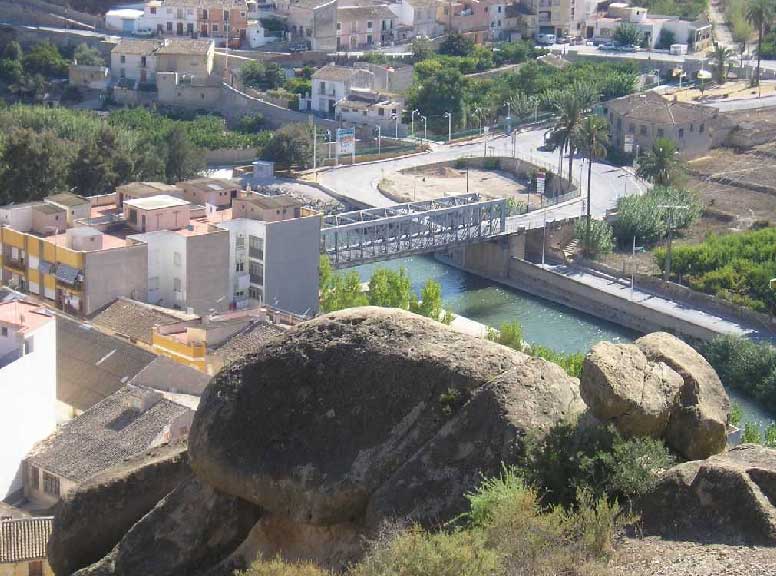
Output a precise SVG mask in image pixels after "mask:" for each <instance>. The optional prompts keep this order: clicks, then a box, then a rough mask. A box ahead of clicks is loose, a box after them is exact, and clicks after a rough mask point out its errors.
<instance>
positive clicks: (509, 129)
mask: <svg viewBox="0 0 776 576" xmlns="http://www.w3.org/2000/svg"><path fill="white" fill-rule="evenodd" d="M504 104H506V105H507V134H511V133H512V105H511V103H510V102H509V100H507V101H506V102H504Z"/></svg>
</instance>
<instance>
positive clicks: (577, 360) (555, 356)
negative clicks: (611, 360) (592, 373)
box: [528, 344, 585, 378]
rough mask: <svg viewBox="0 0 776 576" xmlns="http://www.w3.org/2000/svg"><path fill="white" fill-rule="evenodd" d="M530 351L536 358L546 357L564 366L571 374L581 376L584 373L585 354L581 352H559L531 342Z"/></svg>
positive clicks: (576, 376)
mask: <svg viewBox="0 0 776 576" xmlns="http://www.w3.org/2000/svg"><path fill="white" fill-rule="evenodd" d="M528 353H529V354H530V355H531V356H534V357H536V358H544V359H545V360H548V361H550V362H553V363H555V364H557V365H558V366H560V367H561V368H563V369H564V370H565V371H566V373H567V374H568V375H569V376H574V377H575V378H579V377H580V375H581V374H582V364H583V363H584V362H585V355H584V354H582V353H581V352H572V353H569V354H566V353H563V352H557V351H555V350H552V349H550V348H547V347H546V346H541V345H539V344H531V345H530V346H529V347H528Z"/></svg>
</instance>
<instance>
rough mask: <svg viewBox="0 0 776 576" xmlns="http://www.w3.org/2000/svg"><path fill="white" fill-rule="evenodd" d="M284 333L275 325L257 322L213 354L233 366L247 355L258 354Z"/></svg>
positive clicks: (230, 339)
mask: <svg viewBox="0 0 776 576" xmlns="http://www.w3.org/2000/svg"><path fill="white" fill-rule="evenodd" d="M283 332H284V331H283V329H282V328H278V327H277V326H275V325H274V324H269V323H267V322H255V323H253V324H251V325H250V326H248V327H246V328H245V329H243V330H242V331H241V332H239V333H237V334H235V335H234V336H232V337H231V338H229V339H228V340H227V341H226V342H224V343H223V344H221V346H219V347H218V348H217V349H216V350H214V352H213V353H214V354H215V355H217V356H219V357H220V358H221V359H222V360H223V361H224V364H231V363H232V362H234V361H235V360H238V359H240V358H242V357H243V356H245V355H246V354H251V353H253V352H256V351H257V350H258V349H259V348H261V347H262V346H264V344H265V343H266V342H268V341H269V340H271V339H272V338H274V337H275V336H277V335H278V334H283Z"/></svg>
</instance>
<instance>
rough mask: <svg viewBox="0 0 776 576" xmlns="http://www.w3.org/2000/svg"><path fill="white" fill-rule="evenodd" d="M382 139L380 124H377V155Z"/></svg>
mask: <svg viewBox="0 0 776 576" xmlns="http://www.w3.org/2000/svg"><path fill="white" fill-rule="evenodd" d="M382 140H383V133H382V130H381V129H380V125H379V124H378V125H377V155H378V156H379V155H380V148H381V146H380V145H381V144H382Z"/></svg>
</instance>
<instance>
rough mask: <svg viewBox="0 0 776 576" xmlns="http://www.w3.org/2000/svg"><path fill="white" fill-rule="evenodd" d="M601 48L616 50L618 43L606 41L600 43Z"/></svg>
mask: <svg viewBox="0 0 776 576" xmlns="http://www.w3.org/2000/svg"><path fill="white" fill-rule="evenodd" d="M598 49H599V50H609V51H612V52H613V51H615V50H617V44H615V43H614V42H606V43H605V44H599V45H598Z"/></svg>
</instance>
